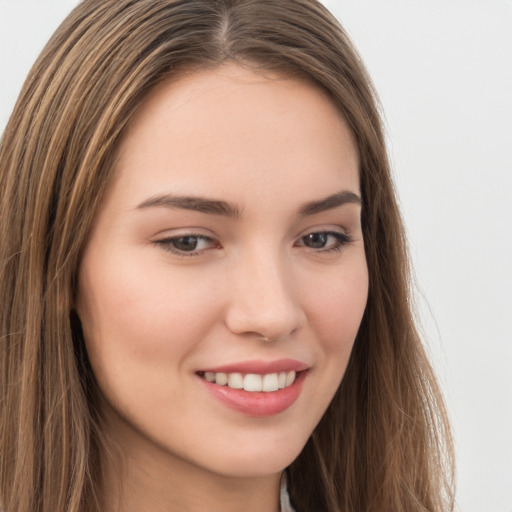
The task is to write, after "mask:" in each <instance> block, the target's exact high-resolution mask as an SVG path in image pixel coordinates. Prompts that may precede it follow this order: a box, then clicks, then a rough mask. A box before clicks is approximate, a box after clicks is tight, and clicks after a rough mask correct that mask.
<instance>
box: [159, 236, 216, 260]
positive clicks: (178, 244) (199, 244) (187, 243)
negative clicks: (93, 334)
mask: <svg viewBox="0 0 512 512" xmlns="http://www.w3.org/2000/svg"><path fill="white" fill-rule="evenodd" d="M155 243H156V244H157V245H158V246H160V247H163V248H164V249H165V250H166V251H169V252H172V253H174V254H177V255H178V256H194V255H196V254H201V253H202V252H203V251H207V250H209V249H213V248H216V247H219V243H218V242H217V241H216V240H215V239H213V238H210V237H207V236H203V235H182V236H174V237H170V238H164V239H162V240H157V241H156V242H155Z"/></svg>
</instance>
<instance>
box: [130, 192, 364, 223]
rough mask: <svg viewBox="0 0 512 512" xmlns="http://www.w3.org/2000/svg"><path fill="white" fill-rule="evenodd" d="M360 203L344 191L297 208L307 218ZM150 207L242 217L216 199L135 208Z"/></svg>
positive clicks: (152, 202)
mask: <svg viewBox="0 0 512 512" xmlns="http://www.w3.org/2000/svg"><path fill="white" fill-rule="evenodd" d="M362 203H363V202H362V200H361V198H360V197H359V196H358V195H357V194H355V193H354V192H350V191H348V190H344V191H342V192H338V193H336V194H332V195H330V196H328V197H325V198H323V199H319V200H317V201H310V202H307V203H304V204H303V205H301V206H300V207H299V214H300V215H301V216H303V217H307V216H309V215H315V214H317V213H321V212H324V211H327V210H332V209H334V208H339V207H340V206H343V205H344V204H358V205H362ZM150 207H164V208H172V209H174V208H175V209H179V210H193V211H196V212H201V213H207V214H210V215H221V216H223V217H229V218H233V219H239V218H240V217H241V216H242V210H241V209H240V208H239V207H238V206H237V205H235V204H232V203H228V202H226V201H221V200H218V199H208V198H204V197H195V196H175V195H172V194H163V195H156V196H153V197H150V198H149V199H146V200H145V201H143V202H142V203H140V204H139V205H138V206H137V209H143V208H150Z"/></svg>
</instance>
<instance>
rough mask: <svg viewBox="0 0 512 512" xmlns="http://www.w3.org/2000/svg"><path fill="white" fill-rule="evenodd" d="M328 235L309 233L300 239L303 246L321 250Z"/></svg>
mask: <svg viewBox="0 0 512 512" xmlns="http://www.w3.org/2000/svg"><path fill="white" fill-rule="evenodd" d="M328 238H329V235H328V234H327V233H310V234H309V235H306V236H304V237H302V240H303V241H304V245H305V246H306V247H311V248H312V249H323V248H324V247H325V246H326V244H327V241H328Z"/></svg>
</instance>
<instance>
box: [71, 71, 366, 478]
mask: <svg viewBox="0 0 512 512" xmlns="http://www.w3.org/2000/svg"><path fill="white" fill-rule="evenodd" d="M359 196H360V189H359V180H358V160H357V153H356V150H355V146H354V143H353V140H352V136H351V133H350V131H349V129H348V127H347V125H346V123H345V122H344V120H343V118H342V117H341V116H340V115H339V113H338V112H337V110H336V109H335V107H334V106H333V105H332V104H331V102H330V101H329V99H328V98H327V97H326V96H325V94H324V93H323V92H321V91H320V90H319V89H317V88H315V87H313V86H312V85H310V84H308V83H306V82H302V81H299V80H296V79H285V78H282V77H278V76H271V77H269V76H265V77H264V76H262V75H260V74H255V73H253V72H252V71H250V70H247V69H242V68H240V67H237V66H235V65H232V64H230V65H225V66H223V67H221V68H218V69H216V70H214V71H204V72H196V73H191V74H188V75H184V76H182V77H181V78H180V79H178V80H174V81H172V82H167V83H165V84H161V85H160V86H158V88H157V89H155V90H154V91H153V92H152V93H151V94H150V96H149V97H148V98H147V99H146V100H145V102H144V103H143V104H142V106H141V108H140V110H139V111H138V113H137V115H136V117H135V118H134V119H133V120H132V121H131V123H130V126H129V129H128V130H127V132H126V134H125V136H124V139H123V140H122V143H121V147H120V153H119V158H118V160H117V162H116V168H115V172H114V178H113V181H112V182H111V183H110V185H109V188H108V190H107V191H106V194H105V197H104V199H103V201H102V204H101V206H100V208H99V211H98V212H97V214H96V217H95V221H94V223H93V226H92V231H91V234H90V236H89V239H88V241H87V243H86V246H85V250H84V255H83V260H82V262H81V266H80V269H79V285H78V297H77V311H78V314H79V317H80V319H81V322H82V326H83V331H84V336H85V342H86V347H87V351H88V354H89V358H90V361H91V365H92V368H93V371H94V374H95V376H96V379H97V381H98V384H99V387H100V389H101V392H102V394H103V399H104V400H103V407H104V415H105V417H106V420H107V425H108V428H109V429H110V430H111V433H112V434H113V436H114V438H115V439H117V440H118V442H119V443H121V445H122V446H123V449H124V450H125V451H126V452H130V453H132V454H135V453H148V452H151V453H152V454H153V455H154V456H156V457H160V458H161V460H162V461H165V464H168V465H171V466H172V464H173V463H176V464H178V462H179V464H181V465H182V467H187V465H189V466H190V467H194V468H195V469H196V470H201V471H205V472H209V473H215V474H216V475H227V476H251V475H252V476H258V475H267V474H273V473H277V472H279V471H281V470H282V469H283V468H284V467H286V466H287V465H289V464H290V463H291V462H292V461H293V460H294V459H295V457H296V456H297V455H298V454H299V453H300V451H301V449H302V448H303V446H304V444H305V443H306V441H307V439H308V437H309V436H310V435H311V433H312V431H313V429H314V427H315V426H316V424H317V423H318V422H319V420H320V418H321V417H322V415H323V413H324V412H325V410H326V408H327V406H328V404H329V402H330V401H331V399H332V397H333V395H334V393H335V391H336V389H337V388H338V386H339V384H340V381H341V379H342V377H343V374H344V372H345V369H346V366H347V362H348V359H349V355H350V352H351V349H352V346H353V343H354V338H355V336H356V333H357V330H358V327H359V324H360V321H361V318H362V315H363V311H364V308H365V305H366V298H367V289H368V275H367V267H366V260H365V254H364V246H363V239H362V232H361V224H360V216H361V206H360V202H359ZM226 382H227V383H226ZM134 456H136V455H134Z"/></svg>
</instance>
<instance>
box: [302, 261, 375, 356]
mask: <svg viewBox="0 0 512 512" xmlns="http://www.w3.org/2000/svg"><path fill="white" fill-rule="evenodd" d="M367 298H368V272H367V268H366V263H365V262H361V263H359V264H358V265H355V266H352V267H351V268H350V269H348V270H347V271H345V272H341V273H340V274H339V275H337V276H336V277H332V278H331V279H327V280H324V283H323V286H322V288H321V289H320V290H319V292H318V293H317V294H315V295H314V296H312V297H311V307H310V322H311V324H312V325H313V326H315V328H316V330H317V332H318V333H319V334H320V339H321V341H322V345H323V349H324V350H325V351H327V352H329V353H330V354H332V355H336V354H339V355H340V356H341V357H347V358H348V355H350V351H351V349H352V345H353V343H354V340H355V337H356V335H357V331H358V329H359V326H360V324H361V320H362V317H363V313H364V310H365V307H366V301H367ZM347 353H348V355H347Z"/></svg>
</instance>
